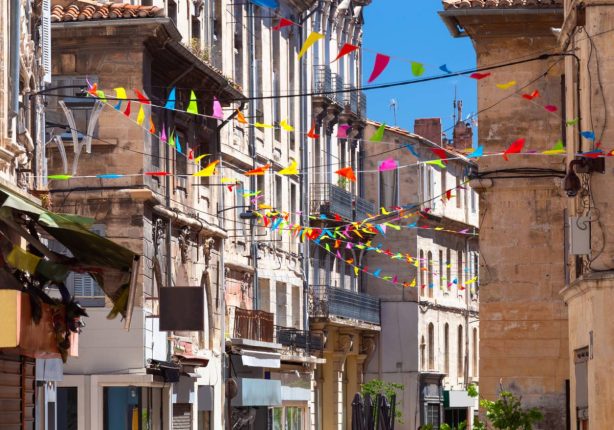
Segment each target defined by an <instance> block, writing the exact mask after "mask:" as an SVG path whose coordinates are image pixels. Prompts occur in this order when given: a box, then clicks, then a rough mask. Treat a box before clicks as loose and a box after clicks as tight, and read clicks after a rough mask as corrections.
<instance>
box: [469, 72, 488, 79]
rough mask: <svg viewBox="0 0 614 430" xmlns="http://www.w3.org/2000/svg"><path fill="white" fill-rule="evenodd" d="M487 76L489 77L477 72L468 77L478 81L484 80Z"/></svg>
mask: <svg viewBox="0 0 614 430" xmlns="http://www.w3.org/2000/svg"><path fill="white" fill-rule="evenodd" d="M489 76H490V73H478V72H475V73H472V74H470V75H469V77H470V78H473V79H476V80H478V81H479V80H480V79H484V78H487V77H489Z"/></svg>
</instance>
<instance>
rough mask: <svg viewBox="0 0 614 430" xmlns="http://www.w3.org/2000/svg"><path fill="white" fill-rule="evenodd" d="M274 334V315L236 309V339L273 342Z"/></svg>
mask: <svg viewBox="0 0 614 430" xmlns="http://www.w3.org/2000/svg"><path fill="white" fill-rule="evenodd" d="M274 334H275V333H274V327H273V314H272V313H270V312H265V311H257V310H250V309H243V308H235V326H234V337H235V338H239V339H251V340H258V341H261V342H273V338H274Z"/></svg>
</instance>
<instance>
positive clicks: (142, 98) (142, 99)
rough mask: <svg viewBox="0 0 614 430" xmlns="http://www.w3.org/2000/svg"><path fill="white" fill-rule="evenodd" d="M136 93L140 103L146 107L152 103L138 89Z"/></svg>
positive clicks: (135, 90)
mask: <svg viewBox="0 0 614 430" xmlns="http://www.w3.org/2000/svg"><path fill="white" fill-rule="evenodd" d="M134 93H135V94H136V97H137V98H138V99H139V102H140V103H142V104H144V105H150V104H151V101H150V100H149V99H148V98H147V97H145V96H144V95H143V94H142V93H141V92H140V91H139V90H137V89H136V88H135V89H134Z"/></svg>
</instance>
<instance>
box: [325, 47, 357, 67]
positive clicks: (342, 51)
mask: <svg viewBox="0 0 614 430" xmlns="http://www.w3.org/2000/svg"><path fill="white" fill-rule="evenodd" d="M357 49H358V46H355V45H351V44H349V43H346V44H345V45H343V46H342V47H341V49H340V50H339V53H338V54H337V57H335V59H334V60H333V61H331V63H334V62H335V61H337V60H338V59H339V58H341V57H343V56H344V55H348V54H349V53H351V52H354V51H356V50H357Z"/></svg>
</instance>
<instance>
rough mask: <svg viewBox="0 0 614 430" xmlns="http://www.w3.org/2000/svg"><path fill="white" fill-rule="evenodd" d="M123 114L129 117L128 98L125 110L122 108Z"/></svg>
mask: <svg viewBox="0 0 614 430" xmlns="http://www.w3.org/2000/svg"><path fill="white" fill-rule="evenodd" d="M124 115H126V116H127V117H130V100H128V104H127V105H126V110H124Z"/></svg>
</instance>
